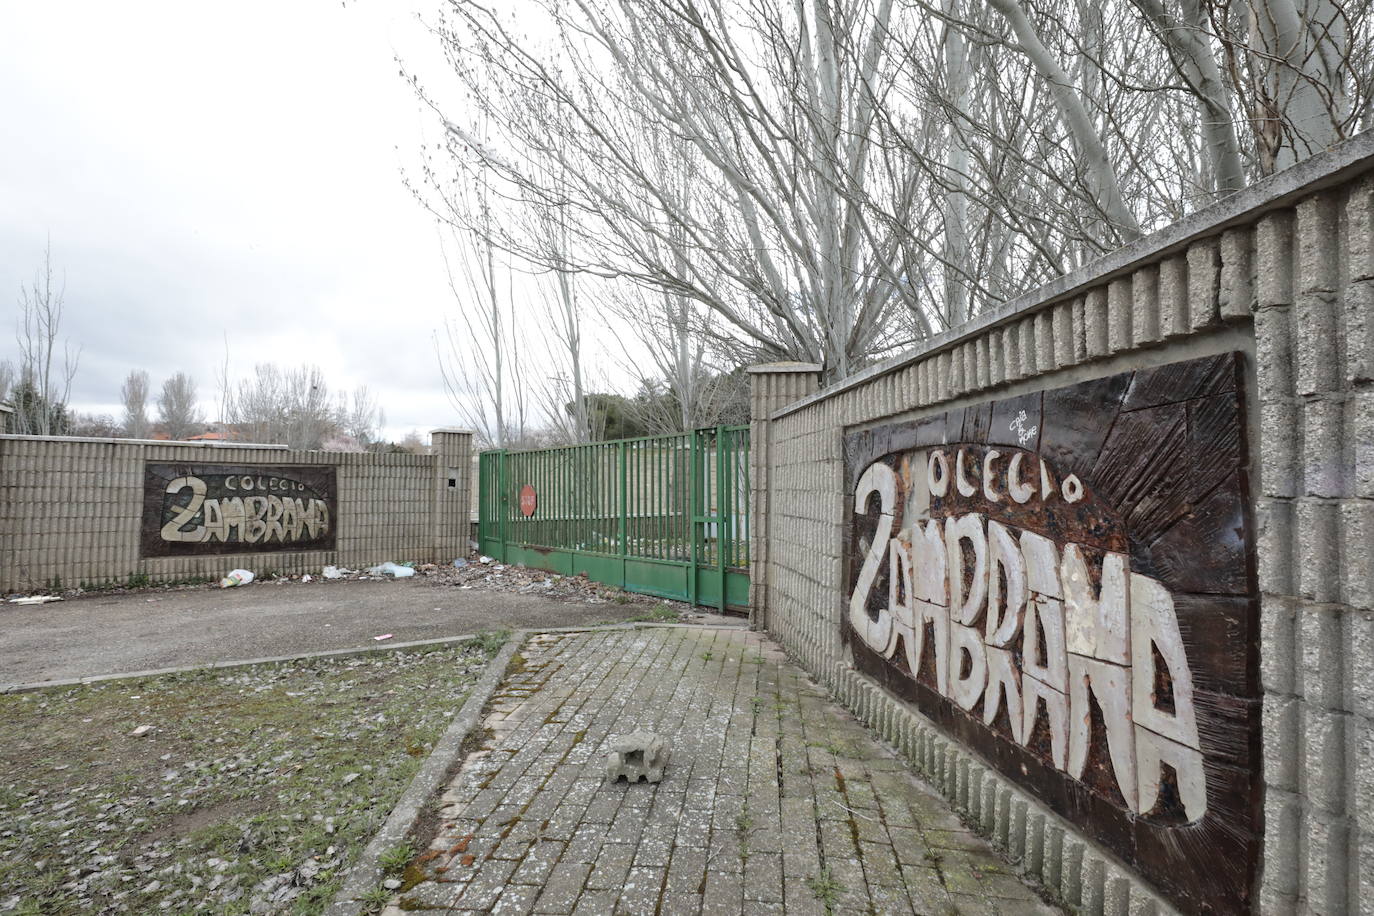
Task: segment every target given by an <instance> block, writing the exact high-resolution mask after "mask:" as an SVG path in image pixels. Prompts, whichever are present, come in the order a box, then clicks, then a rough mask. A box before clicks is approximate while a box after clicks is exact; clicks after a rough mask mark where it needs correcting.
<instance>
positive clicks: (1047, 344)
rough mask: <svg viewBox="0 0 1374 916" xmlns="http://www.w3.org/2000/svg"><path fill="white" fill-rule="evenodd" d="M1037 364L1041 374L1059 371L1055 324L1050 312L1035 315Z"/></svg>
mask: <svg viewBox="0 0 1374 916" xmlns="http://www.w3.org/2000/svg"><path fill="white" fill-rule="evenodd" d="M1035 364H1036V365H1037V366H1039V367H1040V371H1041V372H1047V371H1049V370H1051V369H1057V368H1058V364H1057V363H1056V362H1055V360H1054V324H1053V320H1052V316H1051V315H1050V313H1049V312H1048V311H1044V310H1042V311H1040V312H1037V313H1036V315H1035Z"/></svg>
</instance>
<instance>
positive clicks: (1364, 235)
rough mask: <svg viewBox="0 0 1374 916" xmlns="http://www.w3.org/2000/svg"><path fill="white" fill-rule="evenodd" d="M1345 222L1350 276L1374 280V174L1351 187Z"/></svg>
mask: <svg viewBox="0 0 1374 916" xmlns="http://www.w3.org/2000/svg"><path fill="white" fill-rule="evenodd" d="M1345 223H1346V248H1347V258H1348V263H1349V268H1348V271H1349V276H1350V279H1351V280H1369V279H1374V176H1366V177H1365V178H1363V179H1361V180H1360V181H1359V182H1357V183H1356V184H1355V186H1354V187H1352V188H1351V189H1350V197H1349V199H1348V200H1347V201H1346V204H1345Z"/></svg>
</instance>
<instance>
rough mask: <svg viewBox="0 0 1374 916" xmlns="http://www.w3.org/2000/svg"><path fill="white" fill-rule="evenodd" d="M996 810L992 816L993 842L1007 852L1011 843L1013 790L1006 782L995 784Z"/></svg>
mask: <svg viewBox="0 0 1374 916" xmlns="http://www.w3.org/2000/svg"><path fill="white" fill-rule="evenodd" d="M995 790H996V796H995V804H996V806H997V807H996V811H995V813H994V814H993V818H992V844H993V845H994V846H996V847H997V848H998V849H1001V850H1002V851H1003V852H1005V851H1006V850H1007V849H1008V848H1009V847H1010V845H1011V841H1010V837H1009V834H1010V831H1011V799H1012V791H1011V788H1010V787H1009V786H1007V785H1006V783H1002V782H999V783H998V785H997V786H995Z"/></svg>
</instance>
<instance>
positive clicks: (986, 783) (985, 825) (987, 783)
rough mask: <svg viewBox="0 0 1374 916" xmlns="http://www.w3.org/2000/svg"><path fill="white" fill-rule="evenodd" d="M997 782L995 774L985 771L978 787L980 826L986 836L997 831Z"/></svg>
mask: <svg viewBox="0 0 1374 916" xmlns="http://www.w3.org/2000/svg"><path fill="white" fill-rule="evenodd" d="M997 782H998V781H997V778H996V777H995V776H993V775H992V774H991V773H990V772H988V771H984V773H983V781H982V783H981V784H980V785H979V787H978V826H979V827H980V828H981V829H982V831H983V834H984V835H985V836H993V835H995V834H996V831H997V790H998V788H999V786H998V784H997Z"/></svg>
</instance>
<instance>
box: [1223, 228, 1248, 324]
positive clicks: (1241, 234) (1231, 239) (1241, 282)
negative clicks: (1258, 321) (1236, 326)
mask: <svg viewBox="0 0 1374 916" xmlns="http://www.w3.org/2000/svg"><path fill="white" fill-rule="evenodd" d="M1253 245H1254V237H1253V235H1252V234H1251V232H1250V230H1249V229H1228V230H1226V231H1225V232H1224V233H1222V236H1221V289H1220V294H1219V310H1220V312H1221V317H1222V318H1223V319H1226V320H1231V319H1235V318H1249V317H1250V312H1251V310H1252V309H1254V307H1255V282H1254V280H1255V274H1254V270H1255V268H1254V264H1253V262H1252V258H1251V251H1252V247H1253Z"/></svg>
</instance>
